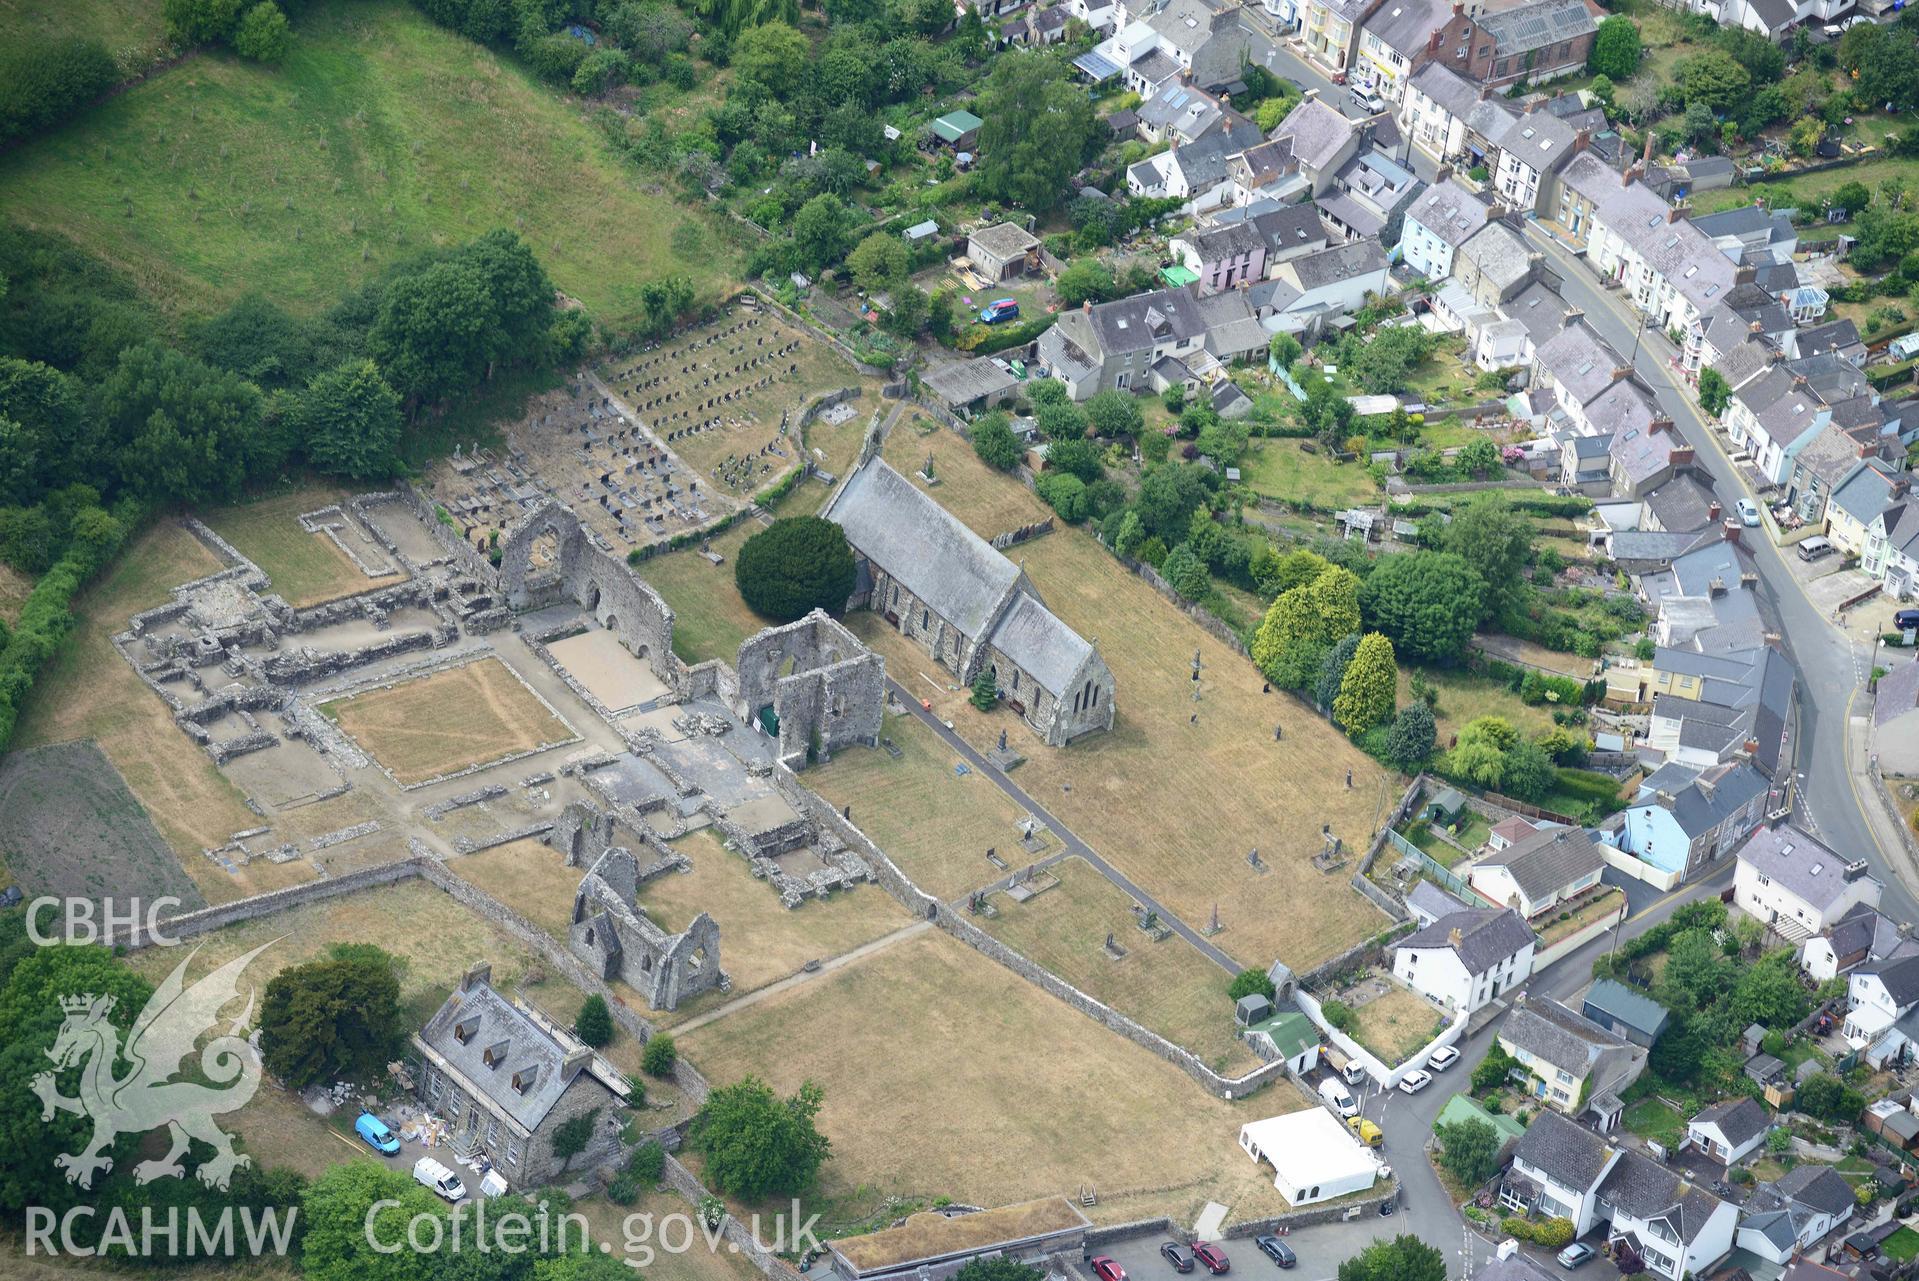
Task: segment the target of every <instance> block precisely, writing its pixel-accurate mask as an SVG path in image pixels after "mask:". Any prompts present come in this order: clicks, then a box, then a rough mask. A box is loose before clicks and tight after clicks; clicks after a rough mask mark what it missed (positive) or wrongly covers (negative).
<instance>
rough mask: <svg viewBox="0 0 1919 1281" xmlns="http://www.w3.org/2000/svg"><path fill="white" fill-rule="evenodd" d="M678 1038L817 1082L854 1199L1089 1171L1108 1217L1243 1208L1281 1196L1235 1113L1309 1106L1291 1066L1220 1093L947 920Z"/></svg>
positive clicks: (843, 1178) (714, 1071)
mask: <svg viewBox="0 0 1919 1281" xmlns="http://www.w3.org/2000/svg"><path fill="white" fill-rule="evenodd" d="M774 1047H777V1050H776V1051H775V1048H774ZM680 1048H681V1052H682V1053H683V1054H686V1055H687V1056H688V1057H689V1058H691V1059H692V1060H693V1061H694V1062H695V1063H696V1064H697V1065H698V1066H699V1067H700V1069H701V1070H702V1071H703V1072H705V1073H706V1074H707V1075H708V1077H709V1078H711V1079H712V1080H714V1081H715V1083H723V1082H727V1081H732V1080H737V1079H738V1078H740V1077H743V1076H746V1075H747V1074H749V1073H753V1074H757V1075H759V1076H760V1077H761V1078H762V1079H764V1080H766V1081H767V1082H768V1083H769V1084H770V1085H772V1086H773V1087H774V1088H775V1089H777V1090H780V1091H783V1092H788V1091H791V1090H793V1089H795V1088H797V1087H798V1085H799V1084H800V1083H801V1082H802V1081H805V1080H813V1081H817V1082H818V1083H819V1084H820V1085H821V1087H822V1089H823V1090H824V1092H825V1103H824V1106H823V1108H822V1111H821V1116H820V1123H821V1128H822V1129H823V1131H824V1132H825V1133H826V1134H827V1136H828V1137H829V1138H831V1140H832V1142H833V1156H832V1159H831V1160H830V1161H829V1162H828V1163H827V1165H826V1167H825V1169H824V1170H823V1171H822V1173H821V1186H820V1188H819V1193H820V1197H821V1198H822V1200H824V1201H825V1202H827V1203H829V1204H830V1205H832V1206H833V1207H834V1208H835V1209H836V1210H837V1211H840V1212H842V1213H849V1214H850V1213H854V1212H866V1213H871V1212H872V1211H873V1210H874V1209H876V1208H877V1205H876V1202H877V1201H878V1199H879V1198H881V1197H884V1196H887V1195H907V1196H916V1197H928V1198H930V1197H933V1196H941V1195H944V1196H951V1197H953V1198H954V1199H955V1200H958V1201H962V1202H971V1203H973V1204H976V1205H978V1204H985V1205H997V1204H1004V1203H1008V1202H1014V1201H1020V1200H1028V1199H1033V1198H1037V1197H1042V1196H1050V1195H1054V1194H1061V1193H1072V1192H1075V1191H1077V1190H1078V1189H1079V1188H1081V1187H1084V1186H1088V1185H1091V1186H1096V1187H1097V1188H1098V1191H1099V1205H1098V1208H1097V1209H1095V1210H1092V1211H1090V1212H1089V1217H1092V1218H1093V1219H1095V1220H1096V1221H1100V1222H1109V1223H1111V1222H1123V1221H1127V1220H1132V1219H1137V1218H1142V1217H1146V1216H1149V1215H1158V1214H1170V1215H1172V1217H1174V1218H1175V1219H1177V1220H1178V1221H1180V1222H1190V1221H1191V1220H1192V1219H1193V1217H1194V1216H1195V1215H1196V1214H1197V1213H1198V1211H1199V1210H1200V1208H1201V1206H1202V1205H1203V1204H1204V1203H1205V1202H1206V1201H1209V1200H1213V1201H1219V1202H1221V1203H1222V1204H1224V1205H1227V1206H1230V1207H1231V1208H1232V1218H1234V1219H1235V1220H1237V1219H1243V1218H1249V1217H1256V1216H1259V1215H1264V1214H1273V1213H1278V1212H1280V1211H1282V1210H1283V1209H1284V1208H1285V1204H1284V1202H1283V1201H1282V1200H1281V1199H1280V1196H1279V1194H1278V1192H1276V1191H1275V1190H1274V1189H1273V1186H1272V1180H1271V1178H1270V1176H1266V1175H1262V1174H1261V1173H1260V1170H1259V1168H1258V1167H1256V1166H1255V1165H1254V1164H1253V1162H1251V1161H1249V1160H1247V1158H1246V1155H1245V1153H1243V1152H1242V1151H1240V1149H1239V1146H1238V1133H1239V1127H1240V1126H1241V1125H1243V1124H1244V1123H1245V1122H1247V1121H1250V1120H1254V1119H1256V1118H1259V1117H1265V1116H1272V1115H1275V1114H1277V1113H1281V1112H1289V1111H1295V1110H1297V1109H1299V1108H1301V1107H1305V1106H1306V1105H1307V1104H1306V1100H1305V1098H1304V1097H1303V1096H1302V1095H1301V1094H1300V1093H1299V1091H1298V1089H1297V1088H1296V1087H1294V1086H1292V1085H1290V1084H1286V1083H1280V1084H1278V1085H1275V1086H1273V1087H1270V1088H1268V1089H1265V1090H1262V1091H1260V1092H1259V1093H1258V1094H1256V1095H1255V1096H1253V1097H1252V1098H1251V1099H1247V1100H1242V1101H1241V1102H1238V1103H1228V1102H1226V1101H1224V1100H1221V1099H1215V1098H1212V1097H1211V1096H1209V1095H1207V1094H1206V1093H1204V1092H1203V1091H1201V1090H1200V1089H1199V1088H1198V1087H1197V1086H1196V1085H1195V1084H1194V1083H1193V1081H1192V1079H1191V1078H1190V1077H1188V1076H1187V1075H1186V1074H1185V1073H1183V1072H1181V1071H1180V1070H1179V1069H1178V1068H1176V1067H1174V1066H1172V1065H1171V1064H1170V1063H1167V1062H1165V1061H1164V1060H1162V1059H1159V1058H1157V1057H1155V1056H1154V1055H1152V1054H1151V1053H1149V1052H1148V1051H1146V1050H1143V1049H1141V1048H1139V1047H1138V1046H1135V1045H1133V1044H1132V1043H1131V1042H1128V1041H1126V1040H1123V1039H1122V1038H1120V1037H1118V1036H1115V1035H1114V1034H1112V1033H1111V1032H1108V1031H1107V1030H1106V1029H1104V1028H1102V1027H1100V1026H1099V1025H1098V1024H1097V1023H1095V1022H1093V1021H1092V1020H1091V1019H1088V1018H1086V1017H1085V1016H1084V1015H1082V1014H1079V1013H1078V1012H1076V1011H1074V1010H1072V1009H1070V1008H1069V1007H1067V1006H1066V1005H1065V1004H1063V1003H1062V1002H1059V1001H1056V1000H1054V999H1053V998H1051V997H1049V996H1047V995H1045V994H1044V993H1042V992H1040V991H1039V990H1038V989H1037V988H1035V987H1033V986H1032V985H1031V984H1029V983H1026V982H1025V981H1023V980H1022V979H1020V978H1019V977H1017V976H1016V975H1014V974H1012V973H1010V972H1009V971H1007V970H1004V969H1002V968H1001V967H999V966H998V965H995V964H994V963H993V962H991V961H989V960H987V959H986V958H985V957H983V956H981V955H979V954H978V953H977V952H974V951H973V950H972V949H970V948H968V947H967V946H966V945H965V944H963V943H960V942H958V941H957V940H955V939H952V938H950V937H948V936H947V935H945V934H942V933H940V932H938V931H932V932H928V933H925V934H921V935H919V936H917V937H915V938H912V939H909V940H906V941H904V942H901V943H899V944H898V945H896V946H894V947H891V948H889V949H887V950H886V951H885V952H883V953H881V954H879V955H877V956H873V957H871V958H869V959H868V960H866V961H865V962H863V963H861V964H859V965H853V966H847V967H845V968H844V969H841V970H837V971H835V972H834V973H833V974H831V975H829V976H827V977H824V978H822V979H821V980H819V981H817V982H813V983H804V984H800V985H799V986H797V987H794V988H792V989H790V990H788V991H785V992H781V993H778V994H777V995H775V996H773V997H772V998H770V999H768V1000H766V1001H764V1002H761V1003H760V1004H758V1005H755V1006H751V1007H748V1008H745V1009H742V1010H739V1011H737V1012H736V1013H734V1014H731V1015H729V1016H728V1017H726V1018H724V1019H720V1020H717V1021H716V1022H713V1023H709V1024H707V1025H706V1026H704V1027H701V1028H698V1029H696V1030H694V1031H693V1032H690V1033H688V1034H686V1035H685V1036H684V1037H683V1038H681V1046H680ZM908 1135H910V1138H909V1137H907V1136H908Z"/></svg>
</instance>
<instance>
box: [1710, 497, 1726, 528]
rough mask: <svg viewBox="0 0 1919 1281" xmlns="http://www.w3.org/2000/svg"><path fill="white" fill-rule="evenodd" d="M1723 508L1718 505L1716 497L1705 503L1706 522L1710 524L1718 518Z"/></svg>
mask: <svg viewBox="0 0 1919 1281" xmlns="http://www.w3.org/2000/svg"><path fill="white" fill-rule="evenodd" d="M1724 510H1725V509H1724V508H1722V507H1721V506H1720V505H1719V500H1718V499H1716V498H1715V499H1714V500H1713V501H1712V502H1709V503H1707V504H1706V523H1707V524H1708V525H1710V524H1712V523H1713V522H1714V521H1716V520H1718V519H1719V517H1720V514H1721V513H1722V512H1723V511H1724Z"/></svg>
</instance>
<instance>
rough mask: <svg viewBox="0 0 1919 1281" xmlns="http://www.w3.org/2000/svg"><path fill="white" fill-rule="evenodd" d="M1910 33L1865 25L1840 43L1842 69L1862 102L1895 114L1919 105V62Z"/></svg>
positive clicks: (1840, 40)
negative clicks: (1884, 105)
mask: <svg viewBox="0 0 1919 1281" xmlns="http://www.w3.org/2000/svg"><path fill="white" fill-rule="evenodd" d="M1913 43H1914V42H1913V37H1912V33H1911V31H1910V29H1909V28H1908V27H1907V26H1906V25H1905V24H1904V23H1901V24H1900V25H1898V26H1890V27H1882V26H1878V25H1876V24H1874V23H1870V22H1862V23H1860V24H1859V25H1858V26H1855V27H1852V28H1850V29H1849V30H1848V31H1847V32H1846V34H1845V35H1843V36H1841V37H1840V39H1839V66H1840V68H1841V69H1842V70H1844V71H1846V72H1847V73H1849V74H1850V75H1852V76H1853V83H1854V87H1855V89H1856V90H1857V92H1858V95H1859V97H1860V98H1862V99H1863V100H1865V101H1866V102H1869V103H1884V104H1887V105H1888V106H1889V107H1890V109H1891V110H1893V111H1908V110H1911V109H1912V107H1913V106H1915V105H1919V58H1915V57H1914V56H1913V54H1914V48H1913Z"/></svg>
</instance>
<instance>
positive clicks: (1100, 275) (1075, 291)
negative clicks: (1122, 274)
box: [1054, 258, 1116, 307]
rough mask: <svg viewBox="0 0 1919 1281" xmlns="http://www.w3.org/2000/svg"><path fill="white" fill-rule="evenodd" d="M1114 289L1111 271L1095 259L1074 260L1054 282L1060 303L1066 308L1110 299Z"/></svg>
mask: <svg viewBox="0 0 1919 1281" xmlns="http://www.w3.org/2000/svg"><path fill="white" fill-rule="evenodd" d="M1115 287H1116V286H1115V285H1114V283H1113V273H1112V271H1111V270H1109V269H1108V268H1107V266H1106V264H1105V263H1103V262H1101V261H1100V260H1099V259H1097V258H1078V259H1075V260H1074V261H1073V262H1072V263H1071V264H1069V265H1068V266H1067V268H1066V270H1065V271H1062V272H1060V273H1059V279H1058V280H1057V281H1056V282H1054V288H1055V289H1056V290H1058V292H1059V300H1060V302H1062V303H1064V304H1065V305H1066V306H1068V307H1077V306H1079V305H1080V304H1081V303H1083V302H1087V301H1091V302H1100V301H1102V300H1104V299H1107V298H1111V297H1112V296H1113V291H1114V289H1115Z"/></svg>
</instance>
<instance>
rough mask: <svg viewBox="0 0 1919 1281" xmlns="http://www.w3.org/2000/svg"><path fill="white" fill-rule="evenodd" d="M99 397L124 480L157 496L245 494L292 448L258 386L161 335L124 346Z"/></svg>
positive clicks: (131, 488)
mask: <svg viewBox="0 0 1919 1281" xmlns="http://www.w3.org/2000/svg"><path fill="white" fill-rule="evenodd" d="M93 403H94V407H95V409H96V411H97V412H98V415H99V419H100V426H101V427H102V428H104V436H105V440H104V442H103V444H104V447H105V452H106V454H107V455H108V456H109V457H111V458H113V459H116V460H117V464H118V471H119V476H118V478H117V479H118V481H119V483H120V485H121V487H122V488H123V489H125V490H126V491H127V492H129V493H133V494H137V495H139V496H141V497H144V498H148V499H151V500H153V501H155V502H203V501H207V500H212V499H232V498H235V497H238V496H239V493H240V489H241V487H242V486H243V485H244V484H245V483H246V482H247V481H248V480H250V479H253V478H256V477H260V476H264V475H267V474H269V473H270V472H272V471H274V470H277V468H278V466H279V464H280V462H281V460H282V458H283V457H284V456H285V445H284V441H283V439H282V438H281V437H280V436H279V435H278V434H277V433H274V432H270V431H268V430H266V428H265V425H264V419H263V410H264V401H263V399H262V397H261V395H260V391H259V388H257V387H255V386H253V385H252V384H251V383H248V382H245V381H243V380H242V379H240V378H238V377H236V376H234V375H233V374H229V373H226V372H225V371H223V370H216V369H213V368H211V367H209V366H207V365H205V364H202V363H201V362H200V361H198V360H195V359H194V358H193V357H191V356H187V355H184V354H182V353H181V352H178V351H175V350H174V349H173V348H171V347H165V346H162V345H161V344H159V343H157V342H145V343H141V344H139V345H138V346H134V347H129V348H127V349H126V350H125V351H123V352H121V353H120V360H119V363H118V364H117V365H116V366H115V367H114V369H113V371H112V372H111V373H110V374H108V375H107V377H106V378H105V380H104V381H102V382H101V384H100V386H99V388H98V392H97V394H96V396H95V397H94V402H93Z"/></svg>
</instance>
